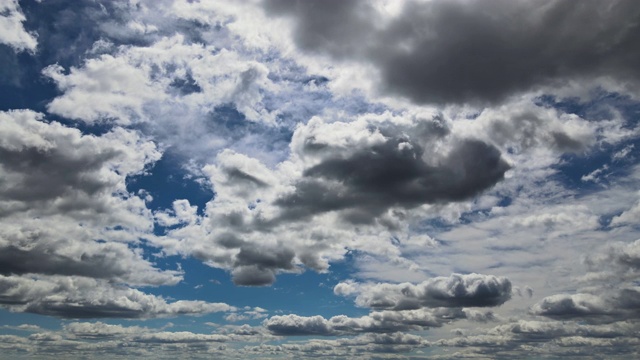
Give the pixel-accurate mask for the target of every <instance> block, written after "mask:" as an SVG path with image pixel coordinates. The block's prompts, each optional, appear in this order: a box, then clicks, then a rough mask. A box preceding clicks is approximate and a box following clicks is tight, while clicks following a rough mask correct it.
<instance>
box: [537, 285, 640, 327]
mask: <svg viewBox="0 0 640 360" xmlns="http://www.w3.org/2000/svg"><path fill="white" fill-rule="evenodd" d="M531 312H532V313H533V314H535V315H541V316H546V317H549V318H553V319H558V320H567V319H581V320H584V321H590V322H614V321H623V320H626V319H637V318H640V291H638V289H637V288H622V289H618V290H616V291H607V292H603V294H601V295H593V294H582V293H578V294H571V295H569V294H560V295H552V296H548V297H546V298H544V299H542V300H541V301H540V302H538V303H537V304H535V305H534V306H533V307H532V309H531Z"/></svg>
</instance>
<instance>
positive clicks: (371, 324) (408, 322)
mask: <svg viewBox="0 0 640 360" xmlns="http://www.w3.org/2000/svg"><path fill="white" fill-rule="evenodd" d="M464 318H466V314H465V313H464V312H463V311H462V310H461V309H446V308H439V309H428V310H427V309H420V310H407V311H380V312H372V313H370V314H369V315H366V316H362V317H359V318H352V317H348V316H345V315H338V316H334V317H331V318H329V319H325V318H324V317H322V316H319V315H316V316H311V317H304V316H298V315H278V316H272V317H270V318H268V319H266V320H265V321H264V322H263V325H264V326H265V327H266V328H267V330H269V331H270V332H271V333H272V334H274V335H283V336H297V335H302V336H306V335H320V336H332V335H344V334H355V333H394V332H397V331H408V330H422V329H424V328H429V327H440V326H442V325H443V324H445V323H448V322H451V321H454V320H457V319H464Z"/></svg>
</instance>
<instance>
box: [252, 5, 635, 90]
mask: <svg viewBox="0 0 640 360" xmlns="http://www.w3.org/2000/svg"><path fill="white" fill-rule="evenodd" d="M264 7H265V9H266V10H267V14H270V15H272V16H279V15H285V16H288V17H290V18H291V19H292V20H293V28H292V32H291V36H292V37H293V39H294V41H295V43H296V45H297V46H298V47H299V48H300V49H301V50H303V51H305V52H311V53H314V54H325V55H328V56H330V57H332V58H334V59H337V60H343V59H348V60H357V61H360V62H363V63H370V64H372V65H373V66H374V67H375V69H377V70H378V72H379V79H378V81H379V83H380V88H381V90H382V91H383V92H385V93H388V94H392V95H401V96H404V97H406V98H409V99H411V100H413V101H414V102H416V103H469V102H471V103H473V102H475V103H479V102H480V103H495V102H500V101H502V100H504V99H506V98H508V97H509V96H511V95H513V94H517V93H520V92H525V91H530V90H532V89H533V90H535V89H539V88H541V87H544V86H551V85H558V84H559V83H560V84H561V83H562V82H563V81H569V80H593V79H595V78H598V77H604V76H610V77H612V78H614V79H616V80H618V81H624V82H627V83H631V84H635V86H637V81H638V75H639V74H638V72H637V69H636V67H635V63H637V62H638V57H639V56H640V53H639V52H638V51H637V44H636V39H637V37H638V28H637V26H635V25H631V26H625V25H623V24H635V23H636V21H637V19H638V17H639V16H640V13H639V11H638V9H637V7H636V6H635V4H634V3H633V1H627V0H619V1H613V2H607V3H602V2H599V1H585V2H582V3H580V6H577V7H576V6H575V4H573V2H571V1H570V0H565V1H555V2H543V3H540V2H516V3H514V2H511V1H506V0H494V1H490V2H489V3H486V2H480V1H462V0H457V1H444V0H437V1H426V2H423V1H411V2H407V3H405V4H404V6H403V7H402V8H401V10H399V11H397V12H396V13H394V14H389V13H385V11H384V10H381V9H385V8H384V7H383V6H376V4H374V3H366V4H363V3H360V2H357V1H326V2H323V3H322V4H311V3H306V2H303V1H299V2H296V3H295V5H291V4H290V3H287V2H283V1H280V0H272V1H265V2H264ZM590 22H592V23H598V24H600V26H598V27H597V28H590V29H587V30H583V29H582V26H581V24H584V23H590ZM578 29H580V30H578ZM567 44H569V45H567ZM593 44H598V45H597V46H593Z"/></svg>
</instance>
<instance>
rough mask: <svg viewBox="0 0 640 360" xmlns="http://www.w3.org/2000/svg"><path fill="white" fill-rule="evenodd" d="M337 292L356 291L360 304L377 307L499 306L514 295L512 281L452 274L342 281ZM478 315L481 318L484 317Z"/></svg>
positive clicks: (335, 289)
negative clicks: (408, 280)
mask: <svg viewBox="0 0 640 360" xmlns="http://www.w3.org/2000/svg"><path fill="white" fill-rule="evenodd" d="M334 293H335V294H336V295H343V296H350V295H354V294H355V295H356V298H355V302H356V305H358V306H361V307H368V308H373V309H391V310H406V309H419V308H422V307H452V308H455V307H490V306H499V305H501V304H503V303H504V302H506V301H507V300H509V299H510V298H511V282H510V281H509V279H507V278H504V277H496V276H492V275H480V274H466V275H462V274H452V275H451V276H449V277H438V278H433V279H429V280H426V281H424V282H422V283H419V284H415V285H414V284H411V283H402V284H385V283H379V284H357V283H339V284H338V285H336V286H335V288H334ZM475 315H478V314H475ZM472 317H474V316H472ZM475 317H477V318H478V320H481V319H483V318H484V317H483V316H479V317H478V316H475ZM487 319H488V318H487Z"/></svg>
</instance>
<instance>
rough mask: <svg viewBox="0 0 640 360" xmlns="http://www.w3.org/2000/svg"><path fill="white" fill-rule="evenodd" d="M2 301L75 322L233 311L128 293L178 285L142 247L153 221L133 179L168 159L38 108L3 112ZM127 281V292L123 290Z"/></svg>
mask: <svg viewBox="0 0 640 360" xmlns="http://www.w3.org/2000/svg"><path fill="white" fill-rule="evenodd" d="M0 120H1V121H0V128H1V129H2V131H1V133H2V136H0V153H2V154H3V156H2V157H0V174H1V175H2V178H3V181H2V183H1V184H0V209H1V211H0V218H2V220H3V223H4V225H3V227H2V229H1V230H0V250H1V252H0V253H1V254H2V255H0V260H2V261H1V262H2V265H1V266H0V274H1V275H0V276H2V278H1V280H0V283H1V285H0V293H1V294H0V299H1V300H0V303H1V304H2V306H4V307H7V308H8V309H10V310H12V311H26V312H33V313H38V314H46V315H53V316H58V317H67V318H87V317H125V318H148V317H158V316H176V315H181V314H203V313H209V312H215V311H228V310H231V309H232V308H231V307H230V306H228V305H226V304H218V303H208V302H204V301H176V302H172V303H167V302H166V301H165V300H164V299H163V298H161V297H158V296H155V295H149V294H145V293H143V292H142V291H140V290H137V289H133V288H130V287H127V285H129V286H140V285H175V284H177V283H178V282H179V281H180V280H181V279H182V273H181V272H180V271H175V270H168V269H167V270H162V269H159V268H156V267H155V265H154V264H152V263H151V262H149V260H147V259H145V258H144V257H143V256H142V251H141V250H137V249H135V245H136V244H139V243H140V241H141V240H140V238H144V237H153V234H152V233H151V230H152V229H153V215H152V214H151V212H150V211H149V210H148V209H147V208H146V204H145V202H144V201H143V200H142V199H140V198H139V197H137V196H135V195H133V194H130V193H129V192H128V191H127V187H126V178H127V177H128V176H132V175H135V174H141V173H143V172H144V171H145V168H146V167H147V166H148V165H149V164H151V163H153V162H154V161H156V160H157V159H158V158H159V157H160V153H159V152H158V151H157V150H156V147H155V145H154V144H153V143H152V142H149V141H147V140H145V139H143V138H142V137H141V136H140V135H139V134H137V133H136V132H134V131H130V130H124V129H120V128H116V129H113V130H112V131H110V132H108V133H106V134H104V135H101V136H94V135H83V134H82V133H81V132H80V131H79V130H77V129H73V128H69V127H65V126H63V125H61V124H59V123H56V122H45V121H44V119H43V118H42V115H40V114H37V113H34V112H31V111H11V112H2V113H0ZM116 284H120V285H116Z"/></svg>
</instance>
